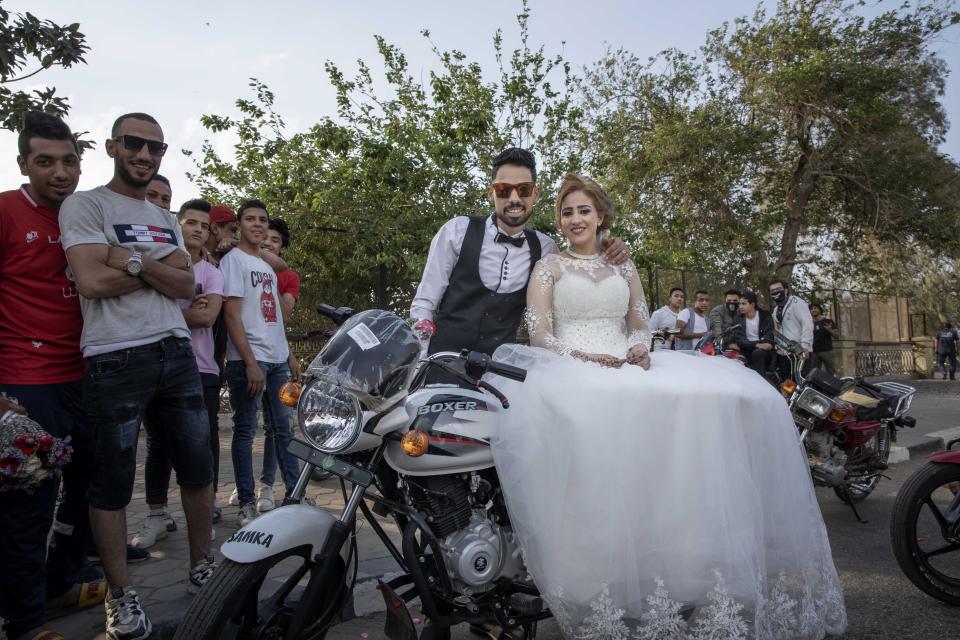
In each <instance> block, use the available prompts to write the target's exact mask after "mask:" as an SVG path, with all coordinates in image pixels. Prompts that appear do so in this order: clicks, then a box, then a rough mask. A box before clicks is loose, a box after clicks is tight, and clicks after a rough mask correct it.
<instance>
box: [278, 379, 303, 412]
mask: <svg viewBox="0 0 960 640" xmlns="http://www.w3.org/2000/svg"><path fill="white" fill-rule="evenodd" d="M301 390H302V387H301V386H300V383H299V382H293V381H292V380H291V381H290V382H287V383H285V384H284V385H283V386H282V387H280V393H278V394H277V395H279V396H280V403H281V404H283V405H286V406H288V407H295V406H297V402H299V401H300V391H301Z"/></svg>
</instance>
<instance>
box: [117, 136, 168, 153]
mask: <svg viewBox="0 0 960 640" xmlns="http://www.w3.org/2000/svg"><path fill="white" fill-rule="evenodd" d="M114 140H116V141H117V142H119V143H121V144H123V148H124V149H126V150H127V151H140V149H143V145H147V151H148V152H149V153H150V155H152V156H162V155H163V154H165V153H166V152H167V143H166V142H160V141H159V140H147V139H146V138H141V137H140V136H131V135H129V134H127V135H122V136H117V137H116V138H114Z"/></svg>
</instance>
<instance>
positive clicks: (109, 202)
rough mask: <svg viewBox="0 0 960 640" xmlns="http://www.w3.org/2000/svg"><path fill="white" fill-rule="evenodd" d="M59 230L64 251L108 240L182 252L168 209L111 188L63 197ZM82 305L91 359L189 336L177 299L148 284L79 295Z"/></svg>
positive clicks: (148, 252) (158, 253)
mask: <svg viewBox="0 0 960 640" xmlns="http://www.w3.org/2000/svg"><path fill="white" fill-rule="evenodd" d="M60 234H61V235H60V239H61V240H60V241H61V244H62V245H63V249H64V251H66V250H68V249H70V248H71V247H75V246H77V245H81V244H105V245H110V246H113V247H116V246H120V247H126V248H128V249H132V250H135V251H140V252H141V253H143V254H144V255H145V256H149V257H150V258H153V259H154V260H162V259H163V258H166V257H167V256H169V255H170V254H171V253H173V252H174V251H178V250H179V251H183V237H182V236H181V235H180V227H179V226H178V225H176V224H173V222H172V221H171V219H170V213H169V212H168V211H166V210H164V209H161V208H160V207H158V206H157V205H155V204H152V203H150V202H147V201H146V200H137V199H135V198H130V197H128V196H125V195H122V194H119V193H117V192H116V191H111V190H110V189H108V188H107V187H97V188H96V189H91V190H90V191H78V192H77V193H74V194H73V195H72V196H69V197H68V198H67V199H66V200H64V201H63V204H62V205H60ZM130 277H133V276H130ZM80 309H81V311H83V333H82V334H81V336H80V347H81V348H82V349H83V355H84V356H86V357H87V358H89V357H92V356H95V355H99V354H101V353H107V352H109V351H116V350H118V349H127V348H130V347H135V346H139V345H144V344H151V343H154V342H158V341H160V340H162V339H164V338H168V337H176V338H189V337H190V330H189V329H187V323H186V321H184V319H183V314H182V313H181V312H180V306H179V305H178V304H177V301H176V300H175V299H173V298H171V297H169V296H166V295H164V294H163V293H160V292H159V291H157V290H156V289H154V288H153V287H150V286H144V287H141V288H140V289H137V290H136V291H133V292H131V293H127V294H124V295H122V296H114V297H111V298H97V299H93V300H90V299H87V298H84V297H83V296H80Z"/></svg>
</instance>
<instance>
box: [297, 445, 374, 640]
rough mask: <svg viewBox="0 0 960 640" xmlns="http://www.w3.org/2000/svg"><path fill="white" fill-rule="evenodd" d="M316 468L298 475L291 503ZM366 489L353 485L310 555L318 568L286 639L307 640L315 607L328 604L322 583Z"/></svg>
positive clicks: (350, 528)
mask: <svg viewBox="0 0 960 640" xmlns="http://www.w3.org/2000/svg"><path fill="white" fill-rule="evenodd" d="M385 447H386V443H383V444H381V445H380V447H379V448H378V449H377V450H376V452H375V453H374V454H373V456H372V458H371V459H370V462H369V463H368V465H367V469H366V470H372V469H375V468H376V466H377V464H378V463H379V461H380V457H381V456H382V455H383V450H384V448H385ZM316 468H317V465H315V464H313V463H311V462H310V461H305V464H304V466H303V471H301V472H300V477H299V478H298V479H297V484H296V486H295V487H294V488H293V492H292V493H291V494H290V500H291V501H292V502H297V503H299V502H302V501H303V496H304V494H305V493H306V490H307V485H308V483H309V482H310V478H311V477H312V476H313V471H314V469H316ZM368 486H369V483H367V484H364V483H356V482H355V483H354V485H353V490H352V491H351V492H350V497H349V498H348V499H347V503H346V504H345V505H344V507H343V511H342V512H341V513H340V517H339V518H338V519H337V521H336V522H334V523H333V525H332V526H331V527H330V531H329V532H328V533H327V538H326V540H324V542H323V547H321V548H320V551H319V552H318V553H317V554H315V555H314V556H313V562H314V563H315V564H316V565H317V566H318V569H317V570H316V571H314V572H313V573H312V574H311V576H310V580H309V582H307V586H306V588H305V589H304V591H303V596H302V597H301V599H300V602H299V604H298V605H297V609H296V611H294V614H293V618H292V619H291V621H290V626H289V627H288V628H287V634H286V638H287V640H298V639H300V638H304V637H307V636H306V635H305V631H306V626H307V624H308V621H309V620H310V618H311V617H312V616H314V615H315V614H316V607H317V606H324V605H326V604H327V603H320V602H318V600H319V599H320V596H321V594H322V593H323V590H324V588H325V587H326V584H325V581H326V580H328V579H329V576H330V575H331V574H332V573H333V572H334V570H335V569H336V563H337V561H338V560H339V559H340V550H341V549H342V548H343V545H344V544H345V543H346V542H347V540H348V539H349V538H350V535H351V533H353V531H354V525H355V522H356V516H357V509H358V508H359V507H360V503H361V501H362V500H363V496H364V494H365V493H366V491H367V487H368ZM338 595H339V594H338ZM331 613H332V612H331Z"/></svg>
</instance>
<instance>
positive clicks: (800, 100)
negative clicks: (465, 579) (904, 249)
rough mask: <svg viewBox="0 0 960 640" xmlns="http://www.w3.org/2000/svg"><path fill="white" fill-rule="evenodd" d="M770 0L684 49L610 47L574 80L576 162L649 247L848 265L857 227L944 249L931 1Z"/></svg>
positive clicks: (722, 260) (761, 274)
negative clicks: (580, 100)
mask: <svg viewBox="0 0 960 640" xmlns="http://www.w3.org/2000/svg"><path fill="white" fill-rule="evenodd" d="M857 9H858V5H855V4H847V3H842V2H839V1H835V0H798V1H787V0H781V1H780V2H779V3H778V4H777V5H776V9H775V11H774V12H773V13H772V14H768V13H767V12H766V10H765V9H764V8H763V7H762V6H761V8H759V9H758V10H757V11H756V13H755V14H754V15H753V16H752V17H750V18H741V19H737V20H735V21H734V22H733V23H732V24H724V25H723V26H722V27H720V28H718V29H716V30H713V31H711V32H710V33H709V34H708V35H707V39H706V42H705V44H704V45H703V46H702V47H701V49H700V50H699V51H698V52H697V53H696V54H688V53H684V52H681V51H677V50H667V51H664V52H663V53H661V54H659V55H658V56H656V57H654V58H653V59H651V60H649V61H646V62H644V61H641V60H639V59H638V58H637V57H635V56H632V55H630V54H629V53H627V52H624V51H617V52H611V53H610V54H609V55H608V56H607V57H606V58H605V59H604V60H602V61H600V62H599V63H597V64H596V65H594V66H593V67H591V68H590V69H588V70H587V72H586V74H585V77H584V81H583V94H584V104H585V110H586V111H587V113H588V114H589V124H588V125H587V126H586V127H585V129H586V130H588V131H590V132H591V133H590V141H589V144H586V145H585V148H586V149H589V150H590V156H589V159H588V164H589V166H590V167H591V168H592V169H593V171H594V172H595V173H596V174H597V175H598V177H599V178H600V179H601V180H603V181H605V183H606V184H607V185H608V186H609V187H610V188H611V189H612V190H613V191H614V192H616V193H618V194H619V195H620V197H621V198H622V200H623V206H625V207H626V208H627V209H628V210H631V211H636V214H635V215H634V217H633V219H632V222H633V225H634V231H633V233H634V235H636V237H637V239H638V243H639V246H640V247H641V250H642V252H643V253H644V255H645V256H646V257H648V258H649V259H651V260H653V261H656V262H661V263H662V262H666V263H670V264H676V265H678V266H687V267H693V268H713V269H718V270H724V271H740V272H741V273H744V274H745V275H748V276H749V277H750V278H751V280H753V281H755V282H757V281H762V280H763V279H764V278H766V277H768V276H770V275H771V274H773V273H778V274H781V275H788V276H789V275H791V274H792V273H793V271H794V268H795V267H796V266H797V265H799V264H805V265H806V264H809V265H811V268H808V269H807V270H806V271H807V274H813V275H820V276H821V277H822V276H824V275H828V276H833V277H851V276H854V277H855V276H856V275H857V273H856V272H858V271H860V275H863V274H862V270H863V269H865V268H867V269H869V268H870V265H867V264H866V262H867V259H868V258H869V257H870V256H869V252H867V253H864V252H862V251H861V248H862V247H863V242H864V240H875V241H877V242H879V243H881V244H904V245H916V246H919V247H924V248H930V249H933V250H934V251H936V252H939V253H943V252H955V251H957V249H958V247H960V245H958V238H960V233H958V232H960V222H958V216H957V213H958V207H957V195H958V175H960V172H958V167H957V165H956V163H955V162H954V161H953V160H952V159H950V158H949V157H945V156H943V155H942V154H940V153H938V152H937V145H938V144H939V143H941V142H942V141H943V137H944V134H945V132H946V127H947V123H946V119H945V117H944V111H943V107H942V105H941V104H940V102H939V99H940V98H941V97H942V95H943V87H944V78H945V75H946V68H945V66H944V63H943V61H942V60H941V59H940V58H938V57H937V56H936V55H935V54H933V53H932V52H931V50H930V46H929V45H930V42H931V40H932V39H934V38H935V37H936V36H938V35H939V34H941V33H942V32H943V31H944V30H945V29H947V28H948V27H950V26H951V25H953V24H956V22H957V21H958V14H957V13H956V12H954V11H950V10H949V9H947V8H944V7H943V6H941V5H934V6H931V5H920V6H918V7H916V8H914V9H912V10H911V9H909V8H907V7H901V8H899V9H896V10H892V11H887V12H885V13H883V14H882V15H880V16H878V17H876V18H874V19H872V20H867V19H866V18H864V17H863V16H861V15H859V14H858V13H857V11H856V10H857Z"/></svg>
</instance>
